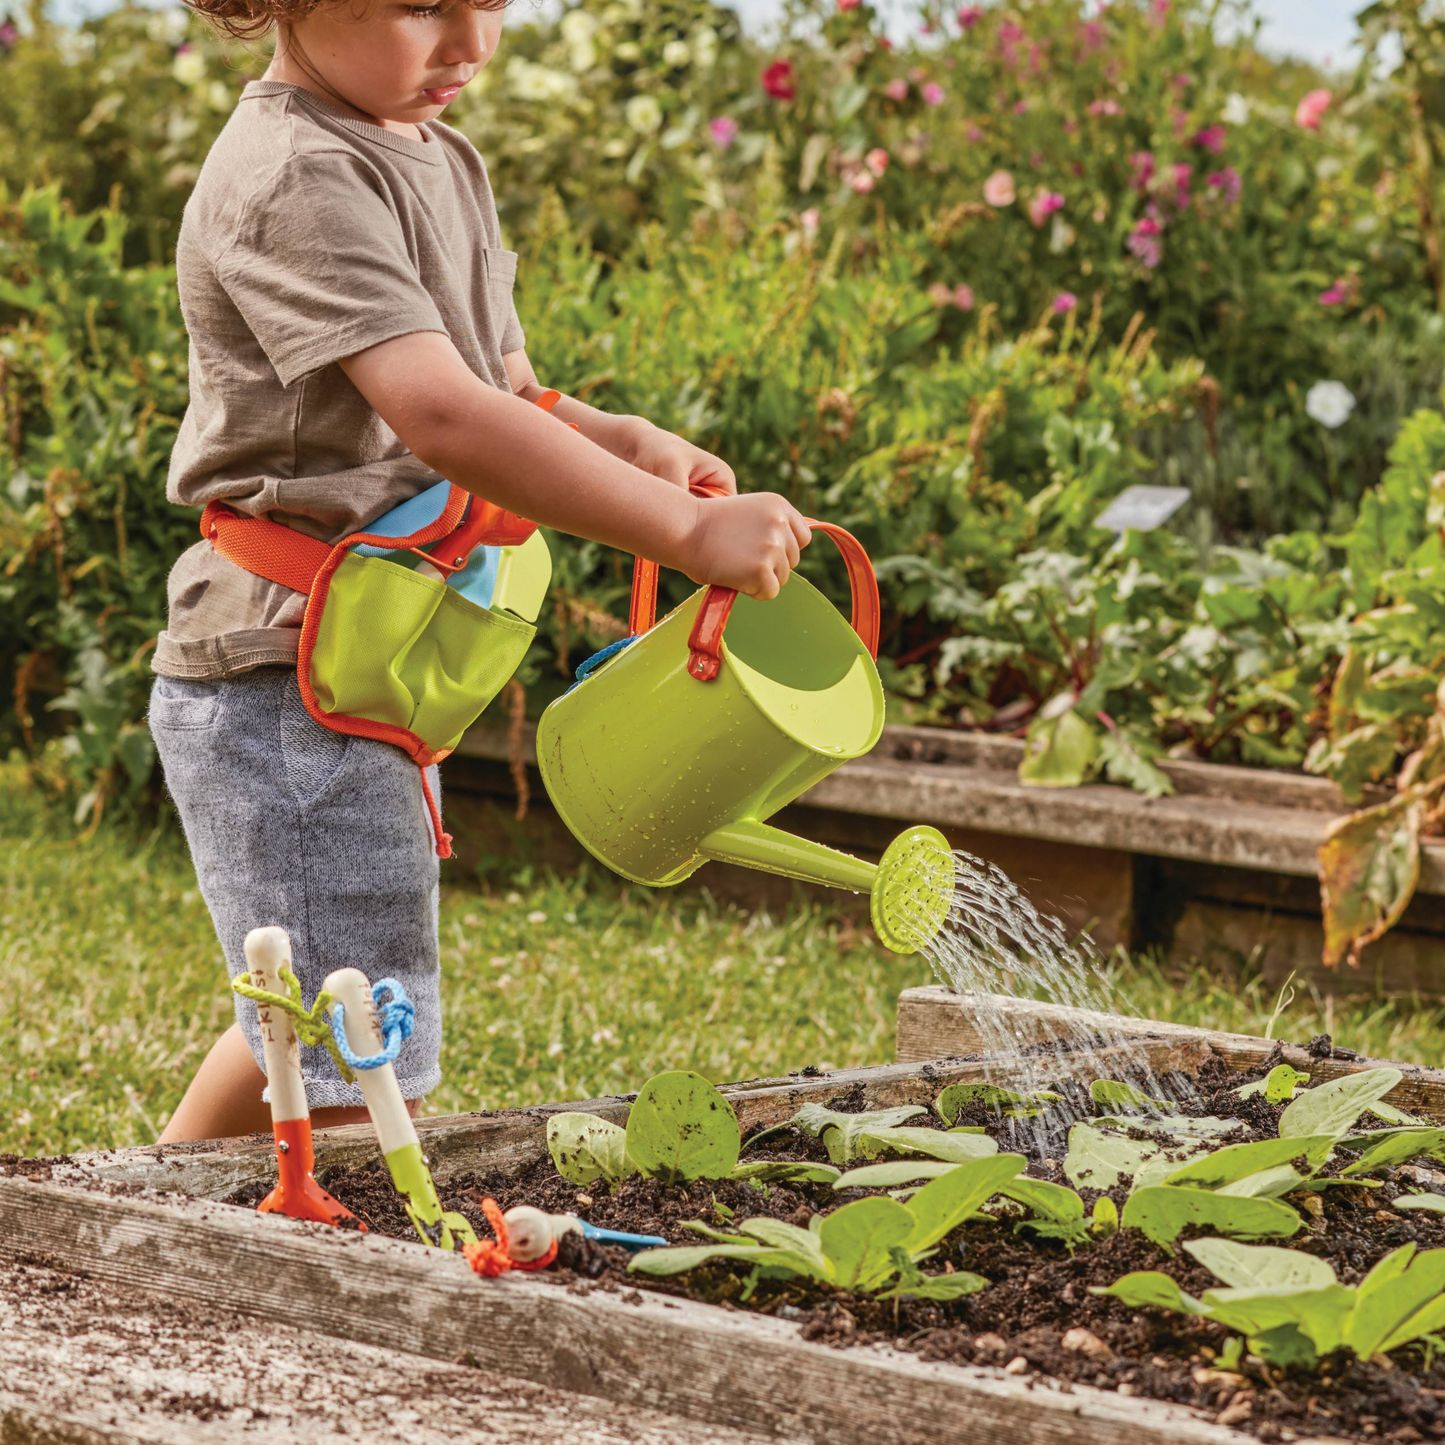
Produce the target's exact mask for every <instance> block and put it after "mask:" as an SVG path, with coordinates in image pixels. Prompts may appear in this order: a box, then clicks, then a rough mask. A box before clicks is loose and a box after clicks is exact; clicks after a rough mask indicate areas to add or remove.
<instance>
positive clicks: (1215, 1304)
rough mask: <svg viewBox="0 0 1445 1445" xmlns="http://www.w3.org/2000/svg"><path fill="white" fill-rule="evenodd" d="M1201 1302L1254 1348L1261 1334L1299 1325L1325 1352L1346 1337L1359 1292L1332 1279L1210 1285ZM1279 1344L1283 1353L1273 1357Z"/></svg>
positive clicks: (1280, 1357) (1335, 1346) (1302, 1331)
mask: <svg viewBox="0 0 1445 1445" xmlns="http://www.w3.org/2000/svg"><path fill="white" fill-rule="evenodd" d="M1201 1302H1202V1303H1203V1305H1204V1307H1205V1308H1206V1310H1208V1311H1209V1313H1210V1314H1211V1315H1212V1316H1213V1317H1214V1318H1215V1319H1217V1320H1218V1321H1219V1323H1220V1324H1222V1325H1224V1326H1225V1328H1227V1329H1231V1330H1238V1331H1239V1332H1240V1333H1241V1334H1243V1335H1246V1336H1248V1337H1249V1341H1250V1348H1251V1349H1255V1340H1256V1339H1257V1338H1258V1337H1261V1336H1266V1335H1269V1334H1271V1333H1272V1332H1273V1331H1276V1330H1285V1331H1287V1332H1288V1331H1290V1330H1298V1331H1300V1332H1301V1333H1302V1334H1304V1336H1305V1337H1306V1338H1307V1339H1308V1340H1310V1341H1311V1342H1312V1344H1313V1346H1314V1348H1315V1350H1316V1351H1318V1353H1320V1354H1322V1355H1326V1354H1328V1353H1329V1352H1330V1351H1331V1350H1335V1349H1338V1348H1339V1347H1340V1345H1341V1344H1342V1343H1343V1341H1344V1330H1345V1326H1346V1325H1347V1323H1348V1321H1349V1317H1350V1311H1351V1310H1352V1309H1353V1308H1354V1303H1355V1292H1354V1290H1352V1289H1346V1288H1345V1286H1344V1285H1342V1284H1335V1283H1333V1282H1331V1283H1329V1284H1324V1285H1320V1286H1317V1287H1313V1288H1305V1289H1301V1288H1300V1287H1299V1286H1297V1285H1261V1286H1256V1287H1254V1288H1238V1289H1237V1288H1228V1289H1208V1290H1205V1291H1204V1295H1203V1297H1202V1301H1201ZM1285 1339H1286V1340H1287V1339H1288V1334H1286V1336H1285ZM1266 1348H1268V1345H1267V1346H1266ZM1275 1348H1276V1350H1277V1351H1280V1353H1277V1354H1276V1355H1275V1356H1274V1358H1277V1359H1282V1358H1283V1354H1282V1351H1283V1341H1281V1342H1278V1343H1277V1344H1276V1346H1275ZM1256 1353H1258V1351H1257V1350H1256Z"/></svg>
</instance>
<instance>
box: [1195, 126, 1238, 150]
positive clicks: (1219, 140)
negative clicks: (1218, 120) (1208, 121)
mask: <svg viewBox="0 0 1445 1445" xmlns="http://www.w3.org/2000/svg"><path fill="white" fill-rule="evenodd" d="M1228 137H1229V132H1228V131H1227V130H1225V128H1224V127H1223V126H1222V125H1207V126H1205V127H1204V129H1203V130H1202V131H1200V132H1199V133H1198V134H1197V135H1196V136H1195V137H1194V140H1193V142H1192V144H1194V145H1197V146H1198V147H1199V148H1200V150H1206V151H1208V152H1209V154H1210V155H1212V156H1219V155H1223V154H1224V142H1225V141H1226V140H1227V139H1228Z"/></svg>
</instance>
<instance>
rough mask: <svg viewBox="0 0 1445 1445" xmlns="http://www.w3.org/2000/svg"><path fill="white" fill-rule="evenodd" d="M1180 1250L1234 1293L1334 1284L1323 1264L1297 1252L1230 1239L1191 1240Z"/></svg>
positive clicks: (1311, 1256)
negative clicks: (1243, 1290)
mask: <svg viewBox="0 0 1445 1445" xmlns="http://www.w3.org/2000/svg"><path fill="white" fill-rule="evenodd" d="M1181 1247H1182V1248H1183V1250H1184V1252H1185V1253H1186V1254H1192V1255H1193V1256H1194V1258H1195V1259H1197V1260H1198V1261H1199V1263H1200V1264H1202V1265H1203V1266H1204V1267H1205V1269H1207V1270H1209V1271H1210V1272H1211V1273H1212V1274H1214V1275H1216V1276H1217V1277H1218V1278H1219V1279H1221V1280H1223V1281H1224V1283H1225V1284H1226V1285H1228V1286H1230V1287H1231V1288H1235V1289H1249V1288H1260V1289H1272V1288H1288V1289H1323V1288H1324V1287H1325V1286H1326V1285H1331V1284H1336V1283H1338V1281H1337V1280H1336V1279H1335V1272H1334V1270H1333V1269H1332V1268H1331V1267H1330V1265H1329V1262H1328V1261H1327V1260H1323V1259H1316V1258H1315V1256H1314V1255H1312V1254H1305V1253H1303V1252H1302V1251H1300V1250H1298V1249H1279V1248H1276V1247H1275V1246H1274V1245H1271V1244H1240V1243H1238V1242H1237V1241H1235V1240H1233V1239H1191V1240H1189V1241H1188V1242H1187V1243H1185V1244H1184V1245H1183V1246H1181Z"/></svg>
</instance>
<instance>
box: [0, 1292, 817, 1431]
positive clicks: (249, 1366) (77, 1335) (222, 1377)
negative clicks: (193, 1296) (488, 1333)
mask: <svg viewBox="0 0 1445 1445" xmlns="http://www.w3.org/2000/svg"><path fill="white" fill-rule="evenodd" d="M478 1353H479V1352H478V1351H477V1350H476V1349H474V1350H473V1354H474V1355H476V1354H478ZM480 1354H481V1355H483V1356H484V1355H485V1349H482V1350H481V1351H480ZM80 1381H83V1382H84V1386H83V1389H80V1390H77V1389H76V1388H75V1387H74V1386H75V1383H76V1382H80ZM684 1439H685V1440H687V1441H689V1442H690V1445H767V1442H770V1441H771V1442H774V1445H776V1437H773V1436H763V1435H759V1434H757V1433H755V1432H753V1431H747V1432H741V1431H737V1430H731V1429H727V1428H726V1427H723V1426H713V1425H709V1424H706V1423H704V1422H701V1421H696V1420H683V1419H680V1418H678V1417H677V1416H675V1415H660V1414H657V1413H656V1412H654V1411H649V1410H645V1409H635V1410H626V1411H622V1410H619V1409H617V1407H616V1406H614V1405H612V1404H611V1403H610V1402H607V1401H602V1400H598V1399H595V1398H590V1397H587V1396H582V1395H574V1394H570V1393H568V1392H566V1391H564V1390H559V1389H557V1388H555V1387H553V1386H543V1385H539V1384H533V1383H531V1382H527V1381H522V1380H517V1379H513V1378H507V1377H505V1376H502V1375H498V1374H495V1373H492V1372H489V1371H485V1370H482V1369H478V1368H476V1367H474V1366H471V1365H463V1364H457V1363H453V1362H443V1361H437V1360H426V1359H421V1358H416V1357H412V1358H407V1357H405V1356H398V1355H397V1354H396V1353H395V1352H394V1351H391V1350H383V1349H378V1348H376V1347H375V1346H371V1345H358V1344H353V1343H351V1342H348V1341H345V1340H338V1339H334V1338H332V1339H318V1338H317V1337H316V1336H315V1335H313V1334H309V1333H306V1332H304V1331H302V1330H299V1329H297V1328H295V1327H294V1326H291V1325H286V1324H278V1323H274V1322H272V1321H268V1320H263V1319H257V1318H249V1319H248V1318H246V1317H245V1316H242V1315H236V1314H232V1313H229V1312H228V1311H226V1310H225V1309H224V1306H223V1303H222V1302H221V1301H215V1300H212V1301H207V1302H205V1303H185V1304H178V1303H177V1302H176V1301H174V1300H171V1299H165V1298H161V1297H157V1296H151V1295H145V1294H139V1293H137V1292H135V1291H134V1290H131V1289H129V1288H126V1289H124V1290H121V1289H119V1288H114V1287H110V1286H107V1285H105V1284H103V1283H102V1282H100V1281H97V1280H93V1279H85V1278H80V1277H77V1276H74V1275H64V1274H59V1273H57V1272H56V1271H54V1270H52V1269H48V1268H46V1267H44V1266H24V1265H5V1264H3V1263H0V1445H21V1442H24V1445H36V1442H38V1441H44V1442H46V1445H62V1442H63V1445H99V1442H104V1445H141V1442H145V1445H241V1442H245V1445H342V1442H347V1445H395V1442H397V1441H401V1440H408V1441H420V1440H425V1441H426V1442H427V1445H484V1442H485V1445H676V1442H677V1441H679V1440H684ZM797 1445H802V1442H801V1441H799V1442H797Z"/></svg>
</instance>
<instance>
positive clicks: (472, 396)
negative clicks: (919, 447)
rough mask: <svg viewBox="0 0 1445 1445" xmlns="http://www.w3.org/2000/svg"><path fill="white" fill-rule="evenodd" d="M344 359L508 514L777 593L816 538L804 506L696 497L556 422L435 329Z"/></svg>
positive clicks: (370, 392) (416, 437)
mask: <svg viewBox="0 0 1445 1445" xmlns="http://www.w3.org/2000/svg"><path fill="white" fill-rule="evenodd" d="M340 365H341V367H342V369H343V370H344V371H345V372H346V374H347V376H349V377H350V378H351V381H352V383H353V384H354V385H355V386H356V389H357V390H358V391H360V392H361V394H362V395H363V396H364V397H365V398H366V400H367V401H368V402H369V403H370V404H371V406H372V408H373V409H374V410H375V411H376V412H377V413H378V414H379V415H380V416H381V418H382V419H383V420H384V421H385V422H386V423H387V425H388V426H390V427H391V429H392V430H393V431H394V432H395V433H396V434H397V436H398V437H399V438H400V439H401V440H402V441H403V442H404V443H405V444H406V445H407V446H408V447H409V448H410V449H411V450H412V452H413V453H415V455H416V456H417V457H418V458H420V459H421V460H422V461H423V462H425V463H426V464H427V466H429V467H431V468H432V469H433V470H434V471H436V472H437V473H438V474H439V475H440V476H443V477H446V478H447V479H448V480H449V481H452V482H455V483H456V484H457V485H458V486H460V487H465V488H466V489H467V491H469V492H474V493H475V494H476V495H478V496H481V497H485V498H486V499H487V500H488V501H491V502H496V503H497V504H498V505H500V506H502V507H504V508H506V510H507V511H509V512H516V513H517V514H519V515H520V516H524V517H530V518H531V519H532V520H533V521H535V522H541V523H542V524H543V525H544V526H548V527H555V528H557V529H558V530H560V531H563V532H573V533H576V534H578V535H580V536H583V537H591V538H593V539H595V540H596V541H598V542H603V543H606V544H607V545H608V546H612V547H617V548H620V549H621V550H622V551H625V552H632V553H635V554H636V555H637V556H640V557H647V558H649V559H651V560H652V561H654V562H660V563H662V564H663V565H664V566H667V567H672V568H675V569H676V570H678V571H679V572H684V573H686V574H687V575H688V576H689V577H691V578H692V579H693V581H694V582H716V583H719V584H721V585H722V586H725V587H733V588H736V589H737V590H738V591H739V592H745V593H747V594H748V595H749V596H752V597H760V598H769V597H775V596H777V594H778V591H779V589H780V588H781V587H782V585H783V583H784V582H786V581H787V580H788V574H789V573H790V572H791V570H792V568H793V567H794V566H795V565H796V564H797V561H798V551H799V548H800V547H805V546H807V544H808V542H809V541H810V540H811V539H812V534H811V533H810V532H809V530H808V525H807V523H806V522H805V521H804V520H803V517H802V514H801V513H799V512H798V511H797V509H796V508H795V507H793V506H792V505H791V504H790V503H789V502H787V501H786V500H785V499H784V498H782V497H779V496H776V495H774V494H772V493H769V492H755V493H752V494H750V495H748V496H743V497H736V496H734V497H719V498H716V499H713V500H709V501H700V500H698V499H697V498H696V497H693V496H691V495H690V494H689V493H687V492H686V491H684V490H683V489H682V488H681V487H677V486H674V485H672V484H671V483H670V482H667V481H664V480H662V478H660V477H656V476H653V475H652V474H650V473H648V472H645V471H642V470H641V469H640V468H638V467H635V466H633V465H632V464H631V463H629V462H626V461H624V460H623V459H622V458H621V457H618V456H615V455H614V454H613V453H611V452H610V451H608V450H606V449H604V448H603V447H601V446H599V445H597V444H596V443H595V442H593V441H590V440H588V438H586V437H584V436H582V435H581V434H580V433H579V432H574V431H573V430H572V428H571V427H568V426H560V425H558V420H557V418H556V417H554V416H551V415H549V414H548V413H546V412H544V411H542V410H541V409H540V408H538V407H536V406H534V405H533V404H532V403H531V402H529V401H525V400H523V399H522V398H521V397H519V396H512V395H509V394H508V393H507V392H505V391H500V390H498V389H497V388H496V387H494V386H489V385H488V384H487V383H486V382H484V381H482V380H480V378H478V377H477V376H475V375H473V373H472V372H471V371H470V370H469V369H468V367H467V364H466V363H465V362H464V361H463V360H462V358H461V356H460V355H459V354H458V352H457V350H456V348H455V347H454V346H453V345H452V343H451V341H450V340H449V339H448V338H447V337H446V336H445V335H443V334H442V333H441V332H437V331H415V332H411V333H409V334H408V335H405V336H398V337H395V338H393V339H392V340H390V341H383V342H382V343H381V344H380V345H377V346H372V347H368V348H367V349H366V350H365V351H360V352H357V353H356V355H354V356H349V357H346V358H345V359H343V360H342V361H341V363H340ZM589 410H590V408H589Z"/></svg>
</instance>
